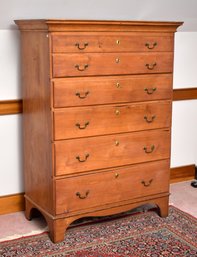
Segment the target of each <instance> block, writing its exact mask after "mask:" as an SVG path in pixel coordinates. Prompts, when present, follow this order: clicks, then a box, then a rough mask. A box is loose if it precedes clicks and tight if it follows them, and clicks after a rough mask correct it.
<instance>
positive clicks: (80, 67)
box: [75, 64, 88, 71]
mask: <svg viewBox="0 0 197 257" xmlns="http://www.w3.org/2000/svg"><path fill="white" fill-rule="evenodd" d="M75 68H76V69H77V70H78V71H85V70H86V69H87V68H88V64H84V65H83V66H80V65H79V64H76V65H75Z"/></svg>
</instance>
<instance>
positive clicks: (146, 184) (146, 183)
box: [141, 179, 153, 187]
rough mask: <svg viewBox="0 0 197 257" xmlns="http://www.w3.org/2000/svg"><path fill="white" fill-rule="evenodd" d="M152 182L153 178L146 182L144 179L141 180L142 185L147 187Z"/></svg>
mask: <svg viewBox="0 0 197 257" xmlns="http://www.w3.org/2000/svg"><path fill="white" fill-rule="evenodd" d="M152 182H153V179H150V180H149V181H148V182H146V181H144V180H142V181H141V183H142V185H144V186H145V187H149V186H150V185H151V183H152Z"/></svg>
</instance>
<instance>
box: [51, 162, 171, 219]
mask: <svg viewBox="0 0 197 257" xmlns="http://www.w3.org/2000/svg"><path fill="white" fill-rule="evenodd" d="M55 183H56V196H57V197H56V214H61V213H68V212H72V211H79V210H83V209H88V208H91V207H95V206H103V205H105V204H110V203H115V202H120V201H124V200H129V199H133V198H138V197H143V196H148V195H153V194H158V193H164V192H168V190H169V188H168V183H169V161H168V160H164V161H157V162H150V163H147V164H138V165H133V166H130V167H122V168H119V169H114V170H110V171H107V172H101V173H96V174H90V175H84V176H78V177H70V178H66V179H60V180H56V182H55Z"/></svg>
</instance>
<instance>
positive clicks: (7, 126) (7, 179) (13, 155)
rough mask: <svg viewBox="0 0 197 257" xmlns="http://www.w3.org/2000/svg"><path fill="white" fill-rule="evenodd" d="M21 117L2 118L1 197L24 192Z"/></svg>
mask: <svg viewBox="0 0 197 257" xmlns="http://www.w3.org/2000/svg"><path fill="white" fill-rule="evenodd" d="M21 116H22V115H5V116H0V142H1V147H0V196H1V195H8V194H15V193H19V192H23V190H24V188H23V175H22V143H21V134H22V126H21Z"/></svg>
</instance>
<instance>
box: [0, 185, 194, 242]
mask: <svg viewBox="0 0 197 257" xmlns="http://www.w3.org/2000/svg"><path fill="white" fill-rule="evenodd" d="M190 183H191V181H185V182H179V183H174V184H171V186H170V193H171V195H170V204H171V205H174V206H176V207H178V208H179V209H181V210H183V211H185V212H187V213H189V214H191V215H192V216H195V217H196V218H197V188H193V187H191V186H190ZM44 231H47V224H46V222H45V220H44V219H43V218H35V219H32V220H31V221H28V220H26V219H25V217H24V212H16V213H11V214H5V215H0V242H2V241H6V240H11V239H15V238H18V237H21V236H28V235H35V234H39V233H42V232H44Z"/></svg>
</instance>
